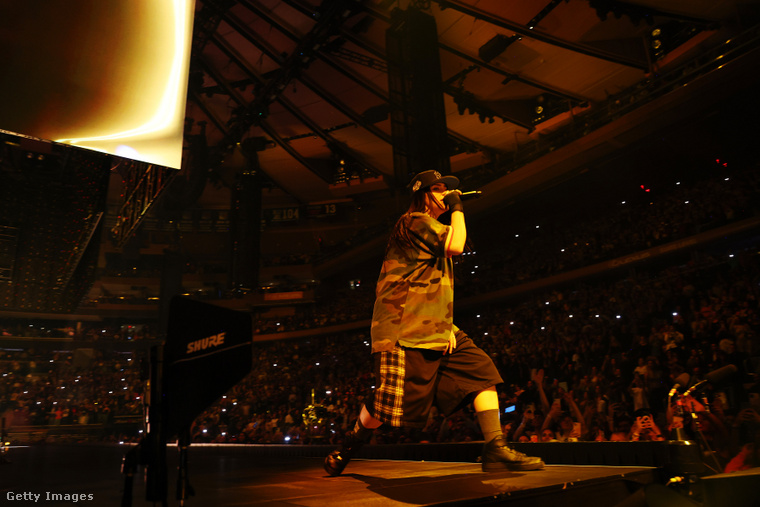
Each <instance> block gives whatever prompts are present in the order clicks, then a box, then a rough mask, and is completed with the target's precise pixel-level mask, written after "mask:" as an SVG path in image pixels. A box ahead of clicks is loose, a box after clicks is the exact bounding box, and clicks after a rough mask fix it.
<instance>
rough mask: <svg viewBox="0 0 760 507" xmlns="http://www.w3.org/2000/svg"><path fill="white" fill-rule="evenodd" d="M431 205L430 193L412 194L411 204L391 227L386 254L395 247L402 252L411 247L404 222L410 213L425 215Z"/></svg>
mask: <svg viewBox="0 0 760 507" xmlns="http://www.w3.org/2000/svg"><path fill="white" fill-rule="evenodd" d="M431 205H432V200H431V198H430V192H428V191H427V190H422V191H417V192H415V193H413V194H412V202H411V203H410V204H409V209H408V210H406V213H404V214H403V215H401V217H400V218H399V219H398V220H397V221H396V225H394V226H393V230H392V231H391V235H390V238H389V239H388V245H387V246H386V248H385V253H386V254H387V253H388V250H390V249H391V248H392V247H396V248H398V249H399V250H402V251H407V250H409V249H411V248H412V247H413V243H412V238H411V237H410V236H409V229H408V228H407V227H406V226H405V225H404V222H405V221H406V220H407V219H408V218H409V215H411V214H412V213H427V212H428V210H429V209H430V206H431Z"/></svg>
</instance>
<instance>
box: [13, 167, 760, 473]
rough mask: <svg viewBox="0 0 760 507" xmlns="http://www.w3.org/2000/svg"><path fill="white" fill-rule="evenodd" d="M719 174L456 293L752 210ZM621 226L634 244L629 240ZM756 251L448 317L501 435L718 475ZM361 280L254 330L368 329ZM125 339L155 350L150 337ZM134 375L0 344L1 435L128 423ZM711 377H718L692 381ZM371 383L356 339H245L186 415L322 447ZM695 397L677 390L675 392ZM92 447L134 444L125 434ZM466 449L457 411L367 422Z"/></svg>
mask: <svg viewBox="0 0 760 507" xmlns="http://www.w3.org/2000/svg"><path fill="white" fill-rule="evenodd" d="M732 180H739V182H740V184H738V185H733V184H732V183H730V181H726V182H725V185H723V184H717V183H716V182H715V181H713V182H712V183H711V184H709V185H705V186H704V187H702V186H701V184H697V185H695V186H693V187H692V188H691V189H689V190H687V191H688V192H689V193H690V194H689V195H692V196H697V195H700V196H701V198H700V199H699V200H700V202H702V203H704V204H703V205H702V206H700V207H697V206H695V207H686V208H684V207H683V206H682V204H683V203H684V199H685V197H684V195H681V194H680V193H679V192H675V193H674V194H671V195H669V196H668V197H666V198H665V199H663V200H662V201H660V203H659V204H658V208H657V210H656V211H654V208H652V210H653V211H652V214H651V215H650V214H648V213H647V212H645V211H644V212H642V211H641V210H636V211H631V212H630V215H628V216H627V218H626V214H625V213H622V214H621V215H617V216H614V217H613V216H610V217H608V218H604V219H599V220H598V221H595V222H585V223H582V224H576V226H572V225H569V224H565V225H566V227H567V230H568V231H571V230H572V231H573V232H572V234H573V235H574V236H573V237H574V238H575V243H577V244H578V245H582V246H581V247H579V248H577V249H576V251H575V253H573V252H567V251H566V252H561V248H559V247H560V246H561V245H562V244H564V243H563V242H564V241H570V239H571V237H570V236H566V235H564V233H563V232H562V231H564V230H565V229H563V226H562V224H558V226H557V228H556V230H554V231H553V233H552V234H550V235H549V236H550V237H545V235H541V237H539V236H538V235H537V236H535V237H534V238H527V239H528V240H529V242H530V244H529V245H525V244H523V245H521V246H519V247H518V246H515V247H514V248H513V249H509V248H507V249H504V250H501V251H500V252H499V253H498V254H497V253H491V252H489V254H488V255H486V254H485V253H482V254H481V253H479V254H477V255H476V256H472V257H471V258H468V257H467V256H465V258H464V260H463V261H462V262H461V263H460V264H459V266H458V268H457V269H458V270H459V278H458V281H457V293H458V294H459V293H465V294H471V293H474V292H475V291H474V290H471V289H470V288H471V287H473V286H475V287H477V292H487V291H489V290H495V289H498V288H502V287H504V286H510V285H515V284H519V283H520V282H522V281H526V280H529V279H533V278H536V277H544V276H547V275H549V274H552V273H557V272H561V271H563V270H567V269H571V268H574V267H578V266H580V265H583V264H588V263H592V262H598V261H600V260H603V259H605V258H609V257H611V256H618V255H621V254H624V253H630V252H631V251H636V249H641V248H646V247H648V246H652V245H655V244H658V243H662V242H667V241H670V240H672V239H675V238H678V237H684V236H687V235H693V234H696V233H698V232H699V231H701V230H704V229H705V228H708V227H714V226H715V225H716V224H718V225H719V224H722V223H726V222H727V221H730V220H735V219H738V218H743V217H750V216H756V211H757V210H755V209H754V208H753V206H754V205H753V204H752V203H753V202H755V201H753V199H756V196H757V193H758V192H757V191H758V179H757V172H751V171H750V172H747V173H743V174H741V175H738V176H736V177H732ZM690 199H691V198H690ZM634 216H635V217H636V223H637V227H636V230H637V231H638V234H634V235H633V236H632V237H628V235H627V233H629V232H630V231H631V229H632V227H631V224H632V220H633V217H634ZM589 224H591V225H589ZM568 234H571V233H570V232H568ZM547 242H549V243H547ZM759 246H760V244H758V243H757V241H755V240H753V239H746V238H745V239H743V240H742V241H741V242H739V241H737V242H735V243H734V244H732V245H731V246H730V247H729V246H725V245H724V246H722V247H721V248H717V247H715V249H713V250H712V251H708V250H706V249H700V251H699V252H692V253H691V254H690V257H689V258H688V259H687V260H684V259H683V258H682V257H679V258H673V259H672V260H670V261H669V262H667V263H665V262H664V261H659V262H657V263H654V262H653V263H649V264H646V265H643V266H639V267H637V268H636V269H635V270H634V269H631V270H628V271H627V272H626V273H624V274H620V273H619V272H617V273H610V274H608V275H607V276H606V277H597V278H595V279H593V280H590V281H589V280H587V281H584V282H581V283H574V284H572V285H563V286H561V287H556V288H554V289H552V290H550V291H548V292H546V293H544V294H536V293H531V294H530V295H525V294H523V295H521V296H520V300H519V301H511V300H510V301H504V300H502V301H497V300H493V301H491V302H488V303H484V304H483V305H480V307H479V308H478V309H477V310H470V309H467V310H461V311H459V310H458V313H457V324H458V326H459V327H460V328H462V329H463V330H465V331H466V332H467V333H468V334H469V335H470V336H471V337H472V338H473V339H474V340H475V341H476V342H477V343H478V345H479V346H480V347H481V348H483V349H484V350H485V351H486V352H487V353H488V354H489V355H490V356H491V357H492V358H493V360H494V362H495V364H496V365H497V367H498V368H499V370H500V372H501V374H502V377H503V379H504V381H505V382H504V384H503V385H501V386H500V387H499V396H500V400H501V409H502V410H503V416H502V422H503V425H504V431H505V433H506V434H507V436H508V438H509V439H510V440H513V441H521V442H522V441H527V442H531V441H533V442H536V441H542V442H555V441H556V442H572V441H632V440H665V439H671V438H683V437H684V435H686V436H687V437H689V438H697V437H700V438H701V436H704V439H705V440H706V441H707V442H708V443H709V445H710V446H711V448H712V449H713V450H714V451H715V452H716V455H717V456H718V457H719V459H720V460H721V461H722V465H723V466H725V467H726V469H727V470H734V469H742V468H747V467H750V466H760V460H759V459H758V449H760V448H759V447H758V444H760V440H758V439H759V438H760V394H759V393H760V389H759V388H758V374H760V334H759V333H760V306H759V305H760V254H759V253H758V247H759ZM729 249H733V250H731V251H729ZM493 250H495V251H496V250H499V249H493ZM557 251H559V252H560V253H559V254H557V253H556V252H557ZM551 252H554V254H552V253H551ZM565 253H569V254H570V255H567V256H563V255H561V254H565ZM489 256H493V257H492V258H491V259H489V258H488V257H489ZM560 257H562V259H561V260H557V259H558V258H560ZM474 259H476V261H475V260H474ZM473 262H477V265H478V267H477V270H475V269H474V266H473ZM473 270H474V271H476V272H475V274H473V273H472V271H473ZM373 285H374V284H373V283H365V284H363V285H362V286H360V287H358V288H355V289H354V290H350V291H349V290H346V291H345V293H344V294H339V293H336V294H335V297H333V298H330V301H329V302H328V303H325V304H324V305H322V306H315V307H312V308H311V311H310V312H308V313H307V312H302V313H299V314H296V315H295V316H292V317H285V318H283V317H278V318H277V319H269V318H267V317H266V316H265V315H263V314H262V315H254V322H255V328H256V331H257V333H260V334H269V333H277V332H282V331H290V330H294V329H303V328H313V327H325V326H329V325H331V324H339V323H345V322H351V321H360V320H362V319H367V318H369V315H370V311H371V306H372V296H373V294H372V291H373ZM0 328H3V334H4V335H6V336H11V335H13V336H22V335H23V334H24V333H26V334H30V333H31V334H34V331H30V330H29V329H28V328H27V327H25V326H22V325H21V324H18V323H15V324H14V323H13V322H12V321H8V322H5V321H3V322H0ZM125 329H127V330H128V329H129V327H126V326H118V327H116V328H111V329H109V330H107V331H106V330H100V331H99V328H98V327H94V326H92V327H87V326H85V328H84V329H79V328H78V329H73V330H72V329H65V328H64V329H63V330H61V329H58V330H56V331H55V332H56V333H59V332H62V333H75V334H77V336H91V337H92V338H93V339H94V338H95V337H96V336H100V337H101V338H102V336H103V333H105V334H106V335H109V336H110V337H112V338H113V337H116V338H127V339H129V338H128V335H130V332H129V331H125ZM135 329H137V328H135ZM117 335H118V336H117ZM131 335H132V336H137V337H140V338H148V339H152V338H154V335H153V332H152V331H151V327H150V326H140V327H139V332H138V331H133V332H132V333H131ZM146 363H147V358H146V357H145V353H144V352H140V351H138V350H137V349H135V350H134V351H132V352H130V353H117V352H114V351H113V350H109V349H107V348H96V347H94V348H92V349H87V351H85V350H81V349H78V350H75V351H66V352H64V351H55V352H46V351H42V350H35V349H28V348H27V349H21V350H16V349H14V350H9V349H5V350H2V351H0V366H2V378H0V414H2V416H3V417H4V418H5V420H6V427H8V428H10V429H12V428H13V427H19V426H28V425H51V426H55V425H67V424H71V425H76V424H80V425H87V424H103V425H104V426H107V425H108V424H109V423H110V422H112V421H113V420H114V418H115V417H119V416H139V415H140V414H141V413H142V410H143V407H142V403H143V398H144V395H145V393H144V389H145V381H146V374H145V372H146ZM716 371H718V372H722V374H721V375H720V376H715V375H713V376H707V375H708V374H709V373H711V372H716ZM718 377H720V378H719V379H718V380H714V381H712V382H705V383H700V382H701V381H704V380H705V379H706V378H714V379H715V378H718ZM373 382H374V377H373V375H372V364H371V355H370V347H369V336H368V330H361V331H353V332H346V333H342V334H332V335H331V334H328V335H325V336H317V335H316V334H315V336H313V337H311V338H303V339H287V340H272V341H267V342H256V343H255V344H254V365H253V369H252V372H251V374H250V375H248V376H247V377H246V378H245V379H244V380H243V381H242V382H240V383H239V384H238V385H236V386H235V387H234V388H232V389H231V390H230V391H229V392H227V393H226V394H225V395H224V396H223V397H222V398H221V399H220V400H219V401H218V402H216V403H214V404H213V405H212V406H210V407H209V408H208V409H207V410H205V411H204V412H203V413H202V414H201V415H200V416H199V417H198V418H197V419H196V420H195V422H194V424H193V427H192V436H193V440H194V441H196V442H238V443H277V444H290V445H304V444H313V443H330V444H336V443H338V442H339V441H340V440H341V438H342V437H343V434H344V433H345V431H346V430H347V428H349V427H350V426H351V424H352V422H353V420H355V418H356V416H357V414H358V411H359V409H360V407H361V403H362V400H363V399H364V397H365V396H367V394H368V393H369V392H370V390H371V389H373V388H374V385H373ZM695 385H696V386H697V387H696V388H695V389H693V390H692V391H691V392H690V393H689V395H688V396H686V395H685V393H684V391H685V390H686V389H687V388H688V387H691V386H695ZM136 427H137V426H136ZM105 437H106V438H112V439H115V438H118V439H121V438H127V439H131V440H136V439H138V438H139V434H138V433H137V432H136V431H135V432H134V433H132V434H129V435H120V434H119V435H117V434H114V433H110V434H108V433H107V434H106V435H105ZM480 438H482V435H480V430H479V427H478V424H477V421H476V418H475V417H474V414H473V413H472V412H471V410H470V409H464V410H462V411H460V412H458V413H456V414H453V415H451V416H449V417H444V416H443V415H442V414H439V413H436V412H435V411H434V412H433V413H431V415H430V417H429V420H428V425H427V426H426V427H425V428H423V429H416V430H412V429H394V428H385V427H381V428H380V429H379V430H378V431H376V432H375V434H374V436H373V441H374V442H375V443H379V444H380V443H404V442H463V441H471V440H478V439H480Z"/></svg>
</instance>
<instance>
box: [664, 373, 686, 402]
mask: <svg viewBox="0 0 760 507" xmlns="http://www.w3.org/2000/svg"><path fill="white" fill-rule="evenodd" d="M688 383H689V374H688V373H682V374H680V375H679V376H678V377H676V383H675V384H674V385H673V389H671V390H670V392H669V393H668V398H672V397H673V396H674V395H675V394H676V393H677V392H678V389H680V388H681V387H683V386H685V385H686V384H688Z"/></svg>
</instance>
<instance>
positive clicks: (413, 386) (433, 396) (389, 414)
mask: <svg viewBox="0 0 760 507" xmlns="http://www.w3.org/2000/svg"><path fill="white" fill-rule="evenodd" d="M456 338H457V344H456V348H455V349H454V352H453V353H451V354H444V353H443V352H440V351H435V350H428V349H415V348H409V347H401V346H398V345H397V346H396V347H395V348H394V349H393V350H390V351H387V352H376V353H374V360H375V378H376V379H377V382H378V386H377V387H376V389H375V391H374V392H373V394H372V395H371V396H370V397H369V398H368V399H367V400H366V402H365V405H366V407H367V410H368V411H369V412H370V414H372V416H373V417H375V418H376V419H379V420H380V421H382V422H383V423H385V424H389V425H391V426H396V427H400V426H411V427H419V428H421V427H424V426H425V424H426V423H427V419H428V414H429V413H430V409H431V408H432V406H433V404H435V405H436V407H438V410H439V411H440V412H441V413H442V414H444V415H451V414H453V413H454V412H456V411H457V410H459V409H460V408H462V407H464V406H465V405H467V404H468V403H470V402H471V401H472V399H473V398H474V397H475V395H476V394H477V393H479V392H480V391H483V390H484V389H487V388H489V387H492V386H495V385H497V384H501V383H502V382H504V381H503V380H502V379H501V375H500V374H499V371H498V370H497V368H496V366H495V365H494V363H493V361H492V360H491V358H490V357H488V355H487V354H486V353H485V352H483V350H482V349H480V348H479V347H478V346H477V345H475V343H473V341H472V340H471V339H470V337H469V336H467V335H466V334H465V333H464V332H462V331H461V330H460V331H458V332H457V334H456Z"/></svg>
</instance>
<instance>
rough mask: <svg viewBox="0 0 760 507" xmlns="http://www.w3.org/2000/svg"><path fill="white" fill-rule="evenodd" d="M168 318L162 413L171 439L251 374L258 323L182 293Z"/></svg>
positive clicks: (244, 315)
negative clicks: (254, 324) (254, 333)
mask: <svg viewBox="0 0 760 507" xmlns="http://www.w3.org/2000/svg"><path fill="white" fill-rule="evenodd" d="M168 318H169V321H168V324H167V333H166V345H165V347H164V358H163V362H164V399H163V410H162V412H163V424H164V432H165V435H166V437H167V438H171V436H172V435H175V434H176V433H177V432H178V431H180V430H182V429H184V428H187V427H189V426H190V424H191V423H192V422H193V420H194V419H195V418H196V417H198V415H200V414H201V412H203V411H204V410H205V409H206V408H207V407H208V406H210V405H211V404H212V403H214V401H216V400H217V399H218V398H219V397H220V396H222V395H223V394H224V393H225V392H227V391H228V390H229V389H231V388H232V387H233V386H234V385H235V384H237V383H238V382H240V381H241V380H242V379H243V378H244V377H245V376H246V375H248V373H250V371H251V367H252V362H253V357H252V345H253V326H252V322H251V317H250V315H248V314H247V313H243V312H238V311H234V310H229V309H227V308H222V307H219V306H215V305H211V304H208V303H203V302H200V301H195V300H192V299H188V298H185V297H181V296H175V297H173V298H172V300H171V303H170V306H169V317H168Z"/></svg>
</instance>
